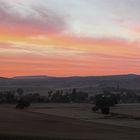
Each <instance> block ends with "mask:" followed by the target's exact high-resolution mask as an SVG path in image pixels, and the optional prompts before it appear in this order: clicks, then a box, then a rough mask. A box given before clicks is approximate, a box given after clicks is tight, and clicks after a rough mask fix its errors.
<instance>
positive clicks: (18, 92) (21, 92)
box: [16, 88, 24, 98]
mask: <svg viewBox="0 0 140 140" xmlns="http://www.w3.org/2000/svg"><path fill="white" fill-rule="evenodd" d="M16 92H17V94H18V95H19V97H20V98H21V97H22V95H23V93H24V90H23V89H22V88H18V89H17V90H16Z"/></svg>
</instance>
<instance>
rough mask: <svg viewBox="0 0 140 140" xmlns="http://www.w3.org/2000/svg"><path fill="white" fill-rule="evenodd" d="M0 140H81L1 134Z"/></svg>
mask: <svg viewBox="0 0 140 140" xmlns="http://www.w3.org/2000/svg"><path fill="white" fill-rule="evenodd" d="M0 140H80V139H66V138H55V137H41V136H17V135H6V134H0Z"/></svg>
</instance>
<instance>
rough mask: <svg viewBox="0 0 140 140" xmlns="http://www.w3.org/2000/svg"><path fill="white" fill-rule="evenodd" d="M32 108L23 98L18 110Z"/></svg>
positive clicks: (19, 102) (17, 106)
mask: <svg viewBox="0 0 140 140" xmlns="http://www.w3.org/2000/svg"><path fill="white" fill-rule="evenodd" d="M29 106H30V102H29V101H28V100H26V99H23V98H21V99H20V100H19V101H18V104H17V105H16V108H18V109H24V108H27V107H29Z"/></svg>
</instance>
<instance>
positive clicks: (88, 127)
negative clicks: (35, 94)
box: [0, 104, 140, 140]
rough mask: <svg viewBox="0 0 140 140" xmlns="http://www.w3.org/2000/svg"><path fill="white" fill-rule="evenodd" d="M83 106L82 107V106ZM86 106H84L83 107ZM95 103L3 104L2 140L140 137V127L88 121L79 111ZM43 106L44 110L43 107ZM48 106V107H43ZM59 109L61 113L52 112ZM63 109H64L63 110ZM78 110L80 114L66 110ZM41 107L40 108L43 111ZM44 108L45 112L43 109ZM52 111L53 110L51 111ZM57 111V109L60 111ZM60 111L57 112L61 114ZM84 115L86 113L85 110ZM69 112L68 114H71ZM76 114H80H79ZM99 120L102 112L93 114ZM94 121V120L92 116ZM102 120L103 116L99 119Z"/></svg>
mask: <svg viewBox="0 0 140 140" xmlns="http://www.w3.org/2000/svg"><path fill="white" fill-rule="evenodd" d="M78 106H79V107H78ZM81 106H83V107H84V109H83V108H82V107H81ZM90 106H91V105H88V104H87V105H86V104H85V105H81V104H77V105H76V104H72V105H69V104H65V105H64V104H47V105H43V104H42V105H33V106H32V107H31V108H30V109H28V110H17V109H15V108H14V106H11V105H1V106H0V140H23V139H24V140H78V139H79V140H112V138H113V140H139V139H140V133H139V132H140V129H139V128H134V127H125V126H116V125H109V124H104V123H101V122H100V123H98V122H96V121H93V122H92V121H85V119H84V117H86V115H85V116H84V115H83V118H82V117H81V118H82V119H81V118H79V117H80V116H82V114H80V115H79V117H78V111H79V112H80V110H81V112H86V108H87V112H88V111H90ZM41 108H42V109H41ZM43 108H44V109H43ZM51 108H56V110H58V112H60V110H63V111H64V112H61V113H60V114H59V115H58V114H54V113H51V110H53V109H51ZM60 108H61V109H60ZM68 108H69V109H70V110H76V111H75V112H77V117H71V116H69V115H70V114H72V112H70V113H69V114H68V112H69V111H67V112H65V111H66V110H69V109H68ZM39 110H40V111H39ZM42 110H44V112H45V113H44V112H43V111H42ZM49 110H50V112H49ZM56 110H55V111H54V112H56ZM58 112H57V113H58ZM83 114H84V113H83ZM67 115H68V117H67ZM75 116H76V114H75ZM89 116H90V117H92V116H93V118H95V119H96V120H97V119H98V117H102V116H101V114H97V115H96V116H94V114H91V115H89ZM89 120H90V119H89ZM99 120H100V119H99Z"/></svg>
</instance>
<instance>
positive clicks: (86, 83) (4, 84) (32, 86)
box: [0, 74, 140, 94]
mask: <svg viewBox="0 0 140 140" xmlns="http://www.w3.org/2000/svg"><path fill="white" fill-rule="evenodd" d="M118 85H119V86H120V87H121V88H128V89H140V76H139V75H134V74H129V75H113V76H88V77H48V76H18V77H14V78H10V79H8V78H0V90H8V89H15V88H17V87H23V88H24V89H25V91H27V92H40V93H43V94H45V93H47V90H49V89H71V88H78V89H79V90H84V91H88V92H90V93H91V94H92V93H96V91H98V90H100V89H102V88H103V87H117V86H118Z"/></svg>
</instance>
